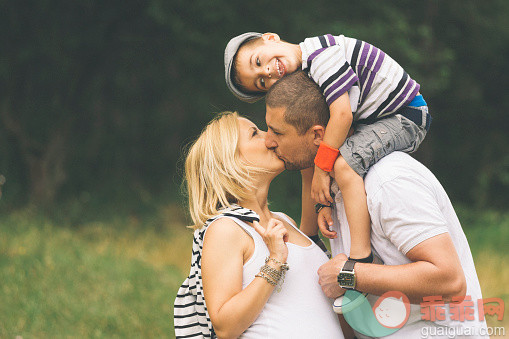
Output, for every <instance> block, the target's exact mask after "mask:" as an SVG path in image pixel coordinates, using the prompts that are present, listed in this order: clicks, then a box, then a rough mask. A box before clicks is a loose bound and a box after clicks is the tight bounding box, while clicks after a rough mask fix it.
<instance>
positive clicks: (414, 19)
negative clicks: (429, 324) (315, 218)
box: [0, 0, 509, 338]
mask: <svg viewBox="0 0 509 339" xmlns="http://www.w3.org/2000/svg"><path fill="white" fill-rule="evenodd" d="M508 18H509V2H507V1H505V0H488V1H482V2H481V1H474V0H449V1H438V0H434V1H432V0H428V1H419V2H409V1H397V0H393V1H383V2H382V1H319V0H317V1H265V0H259V1H253V2H251V1H234V2H232V1H226V0H212V1H210V0H209V1H204V0H194V1H184V0H166V1H163V0H147V1H131V0H122V1H119V0H110V1H99V0H85V1H80V2H74V1H63V0H32V1H30V0H17V1H12V0H1V1H0V29H1V31H2V34H0V44H1V45H2V49H1V52H0V196H1V199H0V276H1V277H2V278H1V282H0V300H1V301H0V337H2V338H3V337H5V338H11V337H15V336H22V337H24V336H26V337H55V336H57V337H60V336H66V337H67V336H71V337H74V336H76V337H117V336H119V337H133V336H134V337H170V338H171V337H173V327H172V326H173V325H172V323H173V322H172V315H173V309H172V304H173V299H174V297H175V294H176V291H177V288H178V286H179V285H180V283H181V282H182V280H183V279H184V277H185V276H186V275H187V270H188V268H189V263H190V258H191V252H190V248H191V241H192V233H191V231H190V230H188V229H186V227H185V226H186V225H188V224H189V223H190V219H189V218H188V216H187V211H186V202H185V194H184V192H183V191H182V187H181V183H182V161H183V150H184V149H185V146H186V145H187V144H189V143H190V142H191V141H193V140H194V138H196V136H197V135H198V134H199V133H200V131H201V130H202V128H203V127H204V126H205V125H206V123H207V122H208V121H209V120H211V118H212V117H213V116H214V113H217V112H221V111H224V110H236V111H239V112H240V113H241V114H244V115H246V116H248V117H249V118H251V119H252V120H253V121H255V122H256V123H257V124H258V125H259V127H260V128H262V129H265V128H266V126H265V124H264V103H263V102H259V103H256V104H252V105H249V104H244V103H242V102H240V101H238V100H237V99H236V98H234V97H233V95H231V94H230V93H229V91H228V90H227V88H226V85H225V83H224V65H223V53H224V47H225V45H226V43H227V42H228V40H229V39H230V38H231V37H233V36H235V35H237V34H240V33H243V32H246V31H259V32H266V31H271V32H276V33H278V34H279V35H280V36H281V37H282V39H284V40H287V41H289V42H293V43H298V42H300V41H302V40H303V39H304V38H306V37H310V36H316V35H321V34H325V33H332V34H335V35H339V34H344V35H346V36H351V37H355V38H359V39H362V40H365V41H368V42H370V43H372V44H374V45H375V46H377V47H379V48H381V49H382V50H384V51H385V52H386V53H388V54H389V55H391V57H393V58H394V59H395V60H396V61H398V63H400V64H401V65H402V66H403V67H404V68H405V70H406V71H407V72H408V73H409V74H410V75H411V76H412V77H413V78H414V79H416V80H417V81H418V82H419V83H420V84H421V93H422V94H423V95H424V97H425V99H426V101H427V103H428V105H429V107H430V113H431V114H432V116H433V119H434V120H433V124H432V128H431V131H430V133H429V134H428V136H427V137H426V139H425V141H424V143H423V145H422V146H421V148H420V150H419V151H418V152H417V153H416V154H415V157H416V158H417V159H418V160H420V161H421V162H423V163H424V164H425V165H426V166H428V167H429V168H430V169H431V170H432V171H433V172H434V173H435V175H436V176H437V177H438V178H439V180H440V181H441V182H442V184H443V186H444V187H445V189H446V191H447V192H448V194H449V196H450V198H451V200H452V201H453V204H454V206H455V208H456V210H457V212H458V215H459V217H460V220H461V222H462V225H463V227H464V229H465V233H466V234H467V237H468V239H469V243H470V246H471V248H472V252H473V254H474V258H475V261H476V266H477V270H478V275H479V278H480V280H481V285H482V288H483V293H484V297H500V298H503V299H504V300H505V301H506V302H507V301H509V291H508V287H507V286H509V268H508V267H507V262H508V261H507V259H509V255H508V254H507V247H508V245H509V211H508V208H507V206H508V205H509V152H508V151H507V150H508V146H509V133H508V130H509V113H508V112H509V96H508V95H506V91H507V87H508V85H509V83H508V79H509V63H508V62H507V60H509V25H508V21H507V20H508ZM299 182H300V175H299V174H298V173H290V172H288V173H284V174H282V175H281V176H279V178H277V180H276V181H275V182H274V184H273V186H272V188H271V196H270V200H271V204H272V208H273V209H274V210H282V211H285V212H287V213H288V214H289V215H291V216H292V217H294V218H296V219H298V218H299V216H300V211H299V210H300V183H299ZM494 319H495V318H493V317H488V320H489V323H490V325H492V326H506V327H507V323H508V322H507V320H504V321H502V322H499V321H496V320H494Z"/></svg>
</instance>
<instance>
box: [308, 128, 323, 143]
mask: <svg viewBox="0 0 509 339" xmlns="http://www.w3.org/2000/svg"><path fill="white" fill-rule="evenodd" d="M311 133H313V143H314V144H315V145H316V146H320V143H321V142H322V141H323V136H324V135H325V127H323V126H321V125H314V126H313V127H311Z"/></svg>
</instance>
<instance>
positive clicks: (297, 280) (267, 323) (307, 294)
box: [231, 213, 344, 339]
mask: <svg viewBox="0 0 509 339" xmlns="http://www.w3.org/2000/svg"><path fill="white" fill-rule="evenodd" d="M275 214H276V215H277V216H278V217H280V218H281V219H284V220H285V221H286V222H287V223H289V224H290V225H291V226H292V227H294V228H295V229H296V230H297V231H298V232H300V233H301V234H302V235H304V233H302V232H301V231H300V230H299V229H298V228H297V227H296V226H295V225H293V224H292V222H291V221H290V220H289V219H288V218H287V217H286V215H284V214H283V213H275ZM231 219H232V220H233V221H235V222H236V223H237V224H238V225H239V226H241V227H242V228H243V229H244V230H245V231H246V232H247V233H248V234H249V235H250V236H251V237H252V238H253V241H254V245H255V248H254V252H253V255H252V257H251V258H250V259H249V260H248V261H247V262H246V263H245V264H244V272H243V278H242V288H246V286H247V285H249V284H250V283H251V281H253V279H254V278H255V275H256V274H257V273H258V272H260V267H262V266H263V265H264V264H265V258H266V257H267V256H268V255H269V250H268V249H267V246H266V245H265V243H264V242H263V239H262V237H261V236H260V235H259V234H258V233H257V232H256V231H255V230H254V229H253V228H252V227H251V226H249V225H248V224H246V223H244V222H243V221H241V220H239V219H236V218H231ZM304 236H305V237H306V239H308V240H309V241H310V243H311V245H309V246H307V247H302V246H298V245H295V244H293V243H287V246H288V259H287V263H288V266H290V269H289V270H288V271H287V272H286V276H285V280H284V283H283V285H282V290H281V292H277V291H276V290H275V289H274V292H272V295H271V296H270V298H269V300H268V301H267V303H266V304H265V306H264V308H263V309H262V312H261V313H260V315H259V316H258V318H257V319H256V320H255V321H254V323H253V324H252V325H251V326H250V327H249V328H248V329H247V330H246V331H245V332H244V333H243V334H242V335H241V336H240V338H256V339H260V338H277V339H279V338H292V339H295V338H306V339H309V338H320V339H327V338H344V337H343V332H342V331H341V327H340V325H339V321H338V318H337V316H336V314H335V313H334V312H333V310H332V300H331V299H329V298H327V297H326V296H325V295H324V294H323V292H322V289H321V287H320V285H319V284H318V274H317V271H318V268H319V267H320V266H321V265H323V264H324V263H326V262H327V261H328V258H327V256H326V255H325V253H323V251H322V250H321V249H320V248H319V247H318V246H317V245H316V244H315V243H314V242H313V241H312V240H310V239H309V238H308V237H307V236H306V235H304Z"/></svg>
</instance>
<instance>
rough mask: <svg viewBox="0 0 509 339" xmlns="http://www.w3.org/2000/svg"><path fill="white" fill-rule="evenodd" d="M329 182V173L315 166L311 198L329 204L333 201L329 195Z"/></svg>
mask: <svg viewBox="0 0 509 339" xmlns="http://www.w3.org/2000/svg"><path fill="white" fill-rule="evenodd" d="M330 183H331V178H330V175H329V173H328V172H325V171H324V170H323V169H321V168H320V167H318V166H315V173H314V174H313V181H312V183H311V198H313V200H315V201H316V202H318V203H320V204H323V205H329V204H330V203H332V202H334V200H333V199H332V197H331V195H330Z"/></svg>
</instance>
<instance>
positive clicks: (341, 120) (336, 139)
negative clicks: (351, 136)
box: [323, 92, 353, 149]
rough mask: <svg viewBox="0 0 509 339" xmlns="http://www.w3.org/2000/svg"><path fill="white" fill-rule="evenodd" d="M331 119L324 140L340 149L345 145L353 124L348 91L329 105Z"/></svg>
mask: <svg viewBox="0 0 509 339" xmlns="http://www.w3.org/2000/svg"><path fill="white" fill-rule="evenodd" d="M329 109H330V119H329V123H328V124H327V126H326V128H325V135H324V137H323V142H325V143H326V144H327V145H329V146H331V147H332V148H336V149H338V148H339V147H341V145H343V143H344V142H345V139H346V137H347V135H348V131H349V130H350V127H351V126H352V122H353V114H352V109H351V107H350V98H349V97H348V92H345V93H343V94H342V95H341V96H340V97H339V98H337V99H336V100H335V101H334V102H333V103H332V104H331V105H330V107H329Z"/></svg>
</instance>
